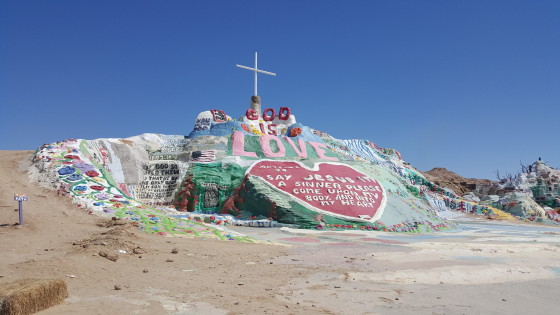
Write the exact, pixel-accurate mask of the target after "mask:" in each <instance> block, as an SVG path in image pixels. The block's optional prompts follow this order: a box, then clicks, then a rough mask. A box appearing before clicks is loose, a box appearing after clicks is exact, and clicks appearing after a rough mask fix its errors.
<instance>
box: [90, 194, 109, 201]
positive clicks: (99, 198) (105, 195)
mask: <svg viewBox="0 0 560 315" xmlns="http://www.w3.org/2000/svg"><path fill="white" fill-rule="evenodd" d="M93 197H95V198H96V199H97V200H107V199H109V196H107V194H106V193H100V194H96V195H94V196H93Z"/></svg>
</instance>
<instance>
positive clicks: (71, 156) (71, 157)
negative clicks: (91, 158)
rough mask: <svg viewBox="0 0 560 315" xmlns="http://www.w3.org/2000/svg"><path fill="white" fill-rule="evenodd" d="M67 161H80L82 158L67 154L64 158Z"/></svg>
mask: <svg viewBox="0 0 560 315" xmlns="http://www.w3.org/2000/svg"><path fill="white" fill-rule="evenodd" d="M64 158H65V159H70V160H80V157H79V156H77V155H71V154H67V155H65V156H64Z"/></svg>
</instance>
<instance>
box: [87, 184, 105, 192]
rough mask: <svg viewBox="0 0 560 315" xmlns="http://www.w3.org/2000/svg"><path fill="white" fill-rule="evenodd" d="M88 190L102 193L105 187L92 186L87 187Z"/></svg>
mask: <svg viewBox="0 0 560 315" xmlns="http://www.w3.org/2000/svg"><path fill="white" fill-rule="evenodd" d="M89 188H91V189H93V190H98V191H102V190H103V189H105V187H103V186H99V185H92V186H89Z"/></svg>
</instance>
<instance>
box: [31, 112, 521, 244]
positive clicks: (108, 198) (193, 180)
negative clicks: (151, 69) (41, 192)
mask: <svg viewBox="0 0 560 315" xmlns="http://www.w3.org/2000/svg"><path fill="white" fill-rule="evenodd" d="M253 105H255V104H253ZM256 105H258V106H252V107H251V109H249V110H247V112H246V113H245V115H243V116H242V117H240V118H238V119H232V118H231V117H230V116H228V115H227V114H226V113H225V112H223V111H221V110H209V111H205V112H202V113H200V114H199V115H198V116H197V117H196V120H195V123H194V128H193V130H192V131H191V132H190V134H189V135H188V136H183V135H161V134H143V135H139V136H135V137H130V138H127V139H96V140H81V139H69V140H65V141H60V142H56V143H52V144H46V145H43V146H42V147H41V148H39V149H38V150H37V151H36V153H35V155H34V167H33V169H32V170H31V172H30V176H31V177H32V179H34V180H35V181H37V182H39V183H42V184H43V185H46V186H48V187H51V188H54V189H57V190H58V192H59V193H60V194H62V195H68V196H70V197H71V198H73V200H74V202H75V203H76V204H77V205H78V206H80V207H83V208H85V209H87V211H90V212H91V213H92V214H98V215H103V216H109V217H119V218H123V219H126V220H131V221H132V222H133V224H135V225H137V226H138V227H140V228H142V229H144V230H146V231H147V232H153V233H161V234H167V233H170V234H191V235H194V236H205V237H217V238H222V239H227V238H229V239H234V238H236V237H238V236H236V235H234V234H232V233H230V232H229V231H228V230H227V229H224V228H223V226H224V225H227V224H242V225H251V226H292V227H297V228H314V229H336V230H339V229H362V230H384V231H398V232H419V231H420V232H422V231H437V230H441V229H446V228H450V227H452V226H453V224H452V223H450V221H448V220H447V219H449V218H451V217H455V216H458V215H462V214H464V213H472V214H481V215H486V216H488V217H496V216H499V217H502V218H511V216H509V215H508V214H506V213H504V212H502V211H500V210H498V209H496V208H494V207H492V206H490V205H484V204H479V203H476V202H473V201H468V200H463V199H462V198H461V197H459V196H457V195H455V193H453V192H452V191H450V190H447V189H443V188H440V187H438V186H437V185H435V184H433V183H432V182H430V181H428V180H426V178H425V177H424V176H423V175H422V174H421V173H420V172H419V171H417V170H416V169H414V167H412V166H411V165H409V164H408V163H406V162H405V161H404V160H403V159H402V157H401V154H400V153H399V152H398V151H396V150H394V149H387V148H381V147H379V146H378V145H376V144H375V143H374V142H372V141H369V140H362V139H359V140H339V139H335V138H333V137H332V136H330V135H329V134H327V133H325V132H321V131H319V130H316V129H313V128H310V127H308V126H305V125H303V124H301V123H299V122H297V121H296V117H295V116H294V114H293V113H292V112H291V110H290V108H288V107H281V108H278V109H277V110H276V109H274V108H267V109H265V110H264V111H262V113H261V111H260V104H256Z"/></svg>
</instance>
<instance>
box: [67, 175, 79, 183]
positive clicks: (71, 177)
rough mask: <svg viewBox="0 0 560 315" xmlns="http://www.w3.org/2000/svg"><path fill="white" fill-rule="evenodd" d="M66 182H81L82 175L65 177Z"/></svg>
mask: <svg viewBox="0 0 560 315" xmlns="http://www.w3.org/2000/svg"><path fill="white" fill-rule="evenodd" d="M66 180H69V181H71V182H75V181H79V180H82V175H80V174H71V175H70V176H68V177H66Z"/></svg>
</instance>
